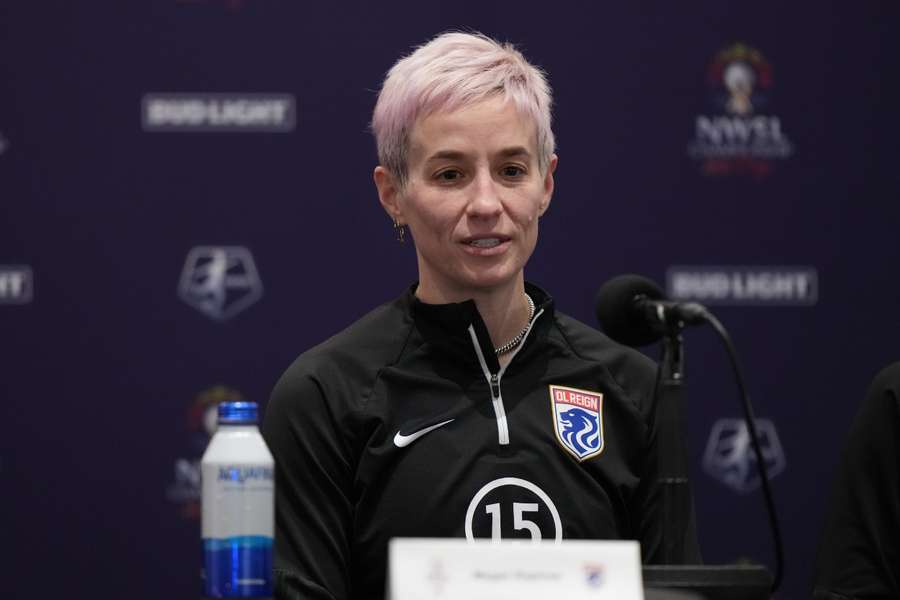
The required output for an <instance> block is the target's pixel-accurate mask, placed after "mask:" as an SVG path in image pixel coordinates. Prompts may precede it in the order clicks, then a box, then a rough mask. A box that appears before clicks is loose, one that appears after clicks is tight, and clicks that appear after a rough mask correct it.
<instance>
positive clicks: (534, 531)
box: [466, 477, 562, 543]
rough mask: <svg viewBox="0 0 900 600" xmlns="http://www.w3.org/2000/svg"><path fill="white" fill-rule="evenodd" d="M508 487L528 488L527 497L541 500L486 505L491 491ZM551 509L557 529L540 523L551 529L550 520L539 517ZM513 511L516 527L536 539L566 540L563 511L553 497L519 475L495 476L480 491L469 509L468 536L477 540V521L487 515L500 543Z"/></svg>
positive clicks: (494, 534)
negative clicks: (557, 507)
mask: <svg viewBox="0 0 900 600" xmlns="http://www.w3.org/2000/svg"><path fill="white" fill-rule="evenodd" d="M507 486H511V487H515V488H520V489H524V490H527V492H522V493H521V495H523V496H526V497H527V499H529V500H538V502H533V501H532V502H492V503H490V504H482V501H483V500H484V499H485V497H486V496H487V495H488V494H490V493H491V492H493V491H495V490H498V489H500V488H504V487H507ZM517 495H518V494H517ZM548 512H549V516H550V518H551V519H550V520H552V526H553V530H554V531H552V532H549V531H545V532H542V528H541V524H540V523H541V522H543V525H544V529H548V528H549V525H550V522H549V521H550V520H548V519H547V518H546V516H545V517H544V518H543V519H539V518H538V517H539V516H540V515H547V513H548ZM510 514H511V516H512V530H513V531H522V532H527V533H528V535H529V536H530V538H531V541H532V542H539V541H541V540H543V539H545V538H546V539H552V540H554V541H555V542H556V543H559V542H560V541H562V521H561V520H560V518H559V511H557V510H556V505H555V504H554V503H553V500H551V499H550V496H548V495H547V493H546V492H544V490H542V489H541V488H539V487H538V486H536V485H535V484H533V483H531V482H530V481H526V480H525V479H519V478H518V477H503V478H500V479H495V480H494V481H491V482H490V483H488V484H486V485H485V486H484V487H482V488H481V489H480V490H478V492H477V493H476V494H475V496H474V497H473V498H472V501H471V502H470V503H469V508H468V510H467V511H466V539H467V540H469V541H474V540H475V539H476V538H475V533H474V531H473V529H474V527H473V522H475V520H476V519H483V518H484V516H487V517H489V518H490V530H491V540H492V541H493V542H494V543H499V542H500V541H501V540H502V539H503V529H504V527H503V525H504V523H507V527H508V521H506V519H509V515H510ZM536 519H537V520H536ZM545 534H547V535H545ZM514 539H517V538H514Z"/></svg>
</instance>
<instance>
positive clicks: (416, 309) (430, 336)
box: [405, 281, 554, 373]
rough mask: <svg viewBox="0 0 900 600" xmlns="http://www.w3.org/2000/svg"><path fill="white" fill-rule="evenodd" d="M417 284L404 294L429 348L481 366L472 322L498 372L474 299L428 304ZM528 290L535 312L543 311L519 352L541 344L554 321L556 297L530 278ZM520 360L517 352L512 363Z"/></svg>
mask: <svg viewBox="0 0 900 600" xmlns="http://www.w3.org/2000/svg"><path fill="white" fill-rule="evenodd" d="M417 286H418V284H417V283H416V284H413V285H412V286H410V287H409V289H408V290H407V291H406V294H405V296H406V300H407V302H408V305H409V306H410V312H411V313H412V317H413V321H414V322H415V325H416V328H417V329H418V330H419V332H420V333H421V335H422V338H423V340H424V342H425V343H426V344H427V345H428V346H429V349H431V350H433V351H435V352H438V353H441V354H449V355H450V356H453V357H455V358H456V359H457V360H462V361H464V362H466V363H468V362H472V363H473V364H474V365H475V366H476V368H480V367H478V357H477V355H476V354H475V350H474V348H473V347H472V339H471V336H470V334H469V326H472V327H473V328H474V329H475V334H476V337H477V338H478V342H479V345H480V347H481V351H482V353H483V354H484V357H485V361H486V362H487V365H488V368H489V369H490V370H491V372H492V373H496V372H497V371H498V370H499V368H500V365H499V363H498V362H497V357H496V355H495V354H494V347H493V344H492V343H491V339H490V336H489V335H488V331H487V327H486V326H485V324H484V321H483V320H482V318H481V315H480V314H479V313H478V308H477V307H476V306H475V301H474V300H466V301H465V302H458V303H450V304H426V303H425V302H422V301H421V300H419V299H418V298H417V297H416V295H415V291H416V287H417ZM525 291H526V292H527V293H528V295H529V296H531V299H532V300H534V305H535V315H538V314H540V317H539V318H537V319H536V321H535V324H534V328H533V330H532V331H531V332H530V333H529V335H528V338H527V339H526V340H525V343H524V346H523V347H522V349H521V350H520V352H519V354H525V353H526V352H528V351H529V349H531V348H534V347H535V346H537V345H539V344H540V343H541V342H542V341H543V340H544V338H546V336H547V333H548V331H549V329H550V325H551V323H552V322H553V311H554V307H553V298H551V297H550V295H549V294H548V293H547V292H545V291H544V290H543V289H541V288H540V287H538V286H536V285H534V284H532V283H529V282H527V281H526V282H525ZM541 311H543V313H542V312H541ZM518 360H519V357H518V356H517V358H516V359H515V360H513V363H516V362H518Z"/></svg>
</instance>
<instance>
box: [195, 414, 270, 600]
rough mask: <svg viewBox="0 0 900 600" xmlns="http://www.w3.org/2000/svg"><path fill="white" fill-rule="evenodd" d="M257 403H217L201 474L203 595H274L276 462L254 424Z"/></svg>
mask: <svg viewBox="0 0 900 600" xmlns="http://www.w3.org/2000/svg"><path fill="white" fill-rule="evenodd" d="M257 416H258V409H257V406H256V403H255V402H222V403H221V404H219V426H218V429H217V430H216V433H215V435H213V437H212V439H211V440H210V442H209V446H207V448H206V452H204V453H203V459H202V460H201V461H200V472H201V480H202V486H203V497H202V517H201V522H202V525H201V528H202V532H203V533H202V537H203V570H202V571H201V577H202V579H203V595H204V596H207V597H210V598H266V597H271V595H272V541H273V539H274V536H275V521H274V517H275V462H274V461H273V460H272V454H271V453H270V452H269V449H268V448H267V447H266V443H265V442H264V441H263V438H262V436H261V435H260V433H259V429H258V428H257V426H256V422H257Z"/></svg>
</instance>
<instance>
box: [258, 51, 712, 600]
mask: <svg viewBox="0 0 900 600" xmlns="http://www.w3.org/2000/svg"><path fill="white" fill-rule="evenodd" d="M550 104H551V99H550V91H549V87H548V85H547V83H546V81H545V79H544V76H543V74H542V73H541V72H540V71H538V70H537V69H536V68H534V67H533V66H532V65H530V64H529V63H528V62H527V61H526V60H525V59H524V57H523V56H522V55H521V54H520V53H519V52H517V51H516V50H515V49H514V48H512V47H511V46H508V45H501V44H499V43H497V42H495V41H494V40H491V39H489V38H486V37H484V36H481V35H469V34H461V33H448V34H444V35H441V36H438V37H437V38H435V39H434V40H432V41H431V42H429V43H428V44H425V45H424V46H422V47H420V48H418V49H417V50H416V51H415V52H414V53H413V54H411V55H410V56H408V57H406V58H404V59H402V60H400V61H399V62H398V63H397V64H396V65H395V66H394V67H393V69H392V70H391V71H390V73H389V74H388V76H387V78H386V80H385V82H384V85H383V87H382V90H381V93H380V95H379V98H378V102H377V105H376V107H375V113H374V117H373V121H372V127H373V130H374V133H375V137H376V140H377V143H378V153H379V160H380V163H381V164H380V165H379V166H378V167H377V168H376V169H375V173H374V178H375V185H376V187H377V189H378V196H379V199H380V200H381V204H382V205H383V206H384V209H385V210H386V211H387V213H388V214H389V215H390V217H391V218H392V219H393V221H394V227H395V229H396V230H397V231H398V232H399V235H400V237H401V239H402V237H403V236H404V235H405V228H406V227H408V228H409V231H410V233H411V237H412V239H413V241H414V243H415V247H416V255H417V259H418V269H419V282H418V284H416V285H413V286H412V287H411V288H410V289H409V290H408V291H407V292H406V293H404V294H403V295H402V296H401V297H400V298H398V299H397V300H395V301H393V302H390V303H388V304H386V305H384V306H381V307H379V308H377V309H376V310H374V311H373V312H371V313H370V314H368V315H367V316H365V317H363V318H362V319H361V320H360V321H358V322H357V323H355V324H353V325H352V326H351V327H349V328H348V329H346V330H345V331H343V332H341V333H340V334H338V335H337V336H335V337H333V338H331V339H330V340H328V341H326V342H325V343H323V344H321V345H319V346H317V347H315V348H313V349H312V350H309V351H308V352H306V353H304V354H303V355H302V356H301V357H300V358H298V359H297V361H295V363H294V364H293V365H292V366H291V367H290V368H289V369H288V370H287V372H286V373H285V374H284V375H283V376H282V378H281V380H280V381H279V382H278V384H277V386H276V388H275V391H274V392H273V395H272V398H271V401H270V403H269V406H268V409H267V414H266V418H265V422H264V433H265V435H266V439H267V441H268V443H269V446H270V448H271V450H272V452H273V454H274V456H275V460H276V465H277V471H276V472H277V486H276V489H277V501H276V514H277V523H276V528H277V534H276V558H275V562H276V564H275V574H276V588H277V590H278V595H279V596H280V597H283V598H301V597H302V598H347V597H365V598H369V597H380V596H381V595H382V594H383V593H384V578H385V568H386V549H387V542H388V540H389V539H390V538H392V537H398V536H416V537H466V538H469V539H474V538H481V537H483V538H494V539H497V538H502V539H507V538H513V539H514V538H524V539H532V540H537V539H544V540H547V539H549V540H561V539H568V538H592V539H605V538H610V539H620V538H628V539H638V540H640V541H641V543H642V552H643V555H644V559H645V560H646V561H651V562H652V561H653V560H654V559H656V558H657V557H658V553H659V550H660V548H659V541H660V540H659V535H660V527H659V510H658V505H659V493H658V489H657V487H656V482H655V473H654V469H655V461H654V458H655V456H654V448H655V446H654V442H655V435H654V433H653V431H652V429H651V427H650V419H649V418H648V417H649V412H650V406H651V400H652V392H653V384H654V375H655V369H654V365H653V363H652V362H651V361H649V360H648V359H646V358H645V357H643V356H642V355H640V354H639V353H637V352H635V351H633V350H630V349H627V348H624V347H621V346H618V345H616V344H614V343H613V342H611V341H610V340H609V339H608V338H606V337H605V336H603V335H602V334H600V333H599V332H597V331H595V330H593V329H591V328H589V327H587V326H585V325H583V324H581V323H579V322H577V321H575V320H574V319H572V318H570V317H567V316H565V315H562V314H560V313H558V312H555V311H554V307H553V302H552V299H551V298H550V296H549V295H548V294H547V293H546V292H544V291H543V290H541V289H540V288H538V287H537V286H534V285H531V284H529V283H526V282H525V280H524V275H523V269H524V267H525V263H526V262H527V261H528V258H529V256H530V255H531V253H532V251H533V250H534V247H535V244H536V241H537V232H538V221H539V219H540V217H541V216H542V215H543V214H544V212H545V211H546V210H547V207H548V206H549V204H550V199H551V197H552V194H553V174H554V170H555V168H556V164H557V157H556V155H555V154H554V153H553V151H554V139H553V132H552V131H551V129H550ZM685 518H688V516H687V515H685ZM685 557H686V559H689V560H692V559H693V558H694V557H695V547H694V543H693V537H691V539H690V540H686V541H685Z"/></svg>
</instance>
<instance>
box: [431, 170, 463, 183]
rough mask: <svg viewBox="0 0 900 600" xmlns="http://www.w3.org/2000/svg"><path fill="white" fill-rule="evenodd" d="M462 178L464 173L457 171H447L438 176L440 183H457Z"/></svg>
mask: <svg viewBox="0 0 900 600" xmlns="http://www.w3.org/2000/svg"><path fill="white" fill-rule="evenodd" d="M460 177H462V173H461V172H459V171H457V170H456V169H447V170H446V171H441V172H440V173H438V174H437V179H438V180H440V181H456V180H457V179H459V178H460Z"/></svg>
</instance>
